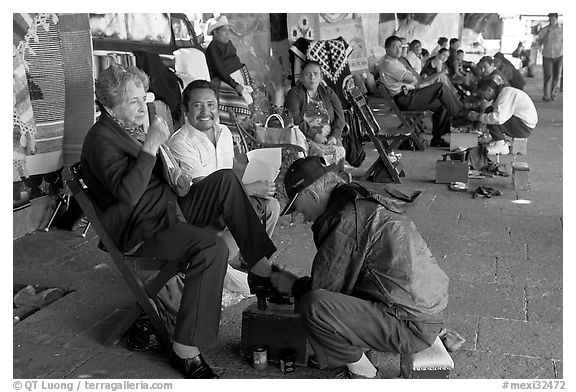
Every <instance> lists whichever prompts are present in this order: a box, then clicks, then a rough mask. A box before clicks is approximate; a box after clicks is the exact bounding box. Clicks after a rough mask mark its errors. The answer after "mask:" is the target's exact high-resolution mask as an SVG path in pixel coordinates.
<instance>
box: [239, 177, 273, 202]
mask: <svg viewBox="0 0 576 392" xmlns="http://www.w3.org/2000/svg"><path fill="white" fill-rule="evenodd" d="M244 187H245V188H246V192H247V193H248V196H257V197H262V198H264V199H270V198H272V197H274V194H275V193H276V183H274V182H272V181H256V182H253V183H252V184H245V185H244Z"/></svg>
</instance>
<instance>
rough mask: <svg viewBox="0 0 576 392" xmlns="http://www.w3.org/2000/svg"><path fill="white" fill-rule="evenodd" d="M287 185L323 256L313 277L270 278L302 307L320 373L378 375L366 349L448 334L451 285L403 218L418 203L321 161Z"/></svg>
mask: <svg viewBox="0 0 576 392" xmlns="http://www.w3.org/2000/svg"><path fill="white" fill-rule="evenodd" d="M284 185H285V187H286V193H287V195H288V198H289V200H290V202H289V203H288V204H287V205H286V207H285V208H284V210H283V214H285V213H290V212H293V211H299V212H302V213H303V215H304V219H305V220H306V221H307V222H313V224H312V231H313V233H314V243H315V245H316V249H317V253H316V256H315V257H314V261H313V264H312V273H311V276H307V277H301V278H299V277H298V276H296V275H294V274H292V273H291V272H288V271H286V270H276V271H273V272H272V276H271V280H272V284H273V285H274V286H275V287H276V288H277V289H278V291H280V292H283V293H288V294H292V295H294V297H295V299H296V301H297V302H298V303H299V311H300V314H301V316H302V318H303V320H304V324H305V327H306V331H307V337H308V340H309V342H310V344H311V346H312V349H313V350H314V353H315V355H316V359H317V362H318V366H319V367H320V368H327V367H330V368H334V367H340V366H344V365H346V367H347V370H348V377H350V378H374V377H376V375H377V369H376V368H375V367H374V365H373V364H372V363H371V362H370V360H369V359H368V357H367V356H366V354H365V351H366V350H369V349H372V350H376V351H380V352H394V353H402V354H404V353H414V352H418V351H421V350H424V349H426V348H428V347H429V346H430V345H431V344H432V343H433V342H434V340H435V339H436V337H437V336H438V334H439V332H440V331H441V329H442V325H443V324H442V323H443V310H444V309H445V308H446V305H447V303H448V281H449V279H448V277H447V276H446V275H445V274H444V272H443V271H442V270H441V269H440V267H439V266H438V264H437V263H436V260H435V259H434V256H432V253H431V252H430V250H429V249H428V247H427V245H426V243H425V242H424V240H423V239H422V237H421V236H420V233H419V232H418V230H417V229H416V226H415V225H414V223H413V222H412V221H411V220H410V219H409V218H408V217H407V216H406V215H405V214H404V213H403V212H404V211H403V209H402V208H401V207H402V206H403V205H405V204H406V203H405V202H406V201H408V202H409V201H412V200H413V199H414V197H415V196H412V197H408V196H406V195H401V196H406V197H405V198H402V197H401V196H398V195H399V193H398V192H397V191H396V192H394V191H388V192H389V193H390V195H394V196H396V198H393V197H388V196H384V195H381V194H377V193H373V192H371V191H369V190H367V189H366V188H364V187H363V186H361V185H360V184H357V183H349V184H346V183H344V182H343V180H342V179H341V178H340V177H339V176H338V175H337V174H336V173H334V172H333V171H332V170H331V167H327V166H325V164H324V161H323V160H322V158H320V157H307V158H301V159H298V160H297V161H295V162H294V163H293V164H292V165H291V166H290V167H289V168H288V170H287V172H286V175H285V177H284ZM401 200H403V201H401Z"/></svg>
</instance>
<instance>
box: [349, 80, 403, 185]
mask: <svg viewBox="0 0 576 392" xmlns="http://www.w3.org/2000/svg"><path fill="white" fill-rule="evenodd" d="M348 95H349V97H350V102H351V103H352V105H353V106H352V108H353V109H354V110H355V112H356V113H358V116H359V117H360V122H361V123H362V124H363V125H364V127H365V131H366V133H367V134H368V137H369V138H370V140H371V141H372V143H374V147H376V151H378V158H376V160H375V161H374V163H373V164H372V165H371V166H370V167H369V168H368V170H366V172H365V173H364V174H363V175H362V177H361V181H366V180H369V179H370V178H372V179H373V180H375V179H376V176H375V175H374V174H375V173H380V174H382V173H384V174H386V175H385V176H383V177H384V178H386V179H387V180H385V181H381V182H395V183H398V184H399V183H400V174H401V173H399V172H398V170H397V168H396V167H395V166H394V165H393V164H392V163H391V162H390V159H389V158H388V154H387V152H386V148H385V146H384V144H383V142H384V143H388V141H389V140H390V139H389V137H388V136H386V135H380V126H379V125H378V122H376V119H375V118H374V115H373V114H372V111H371V110H370V108H369V107H368V104H367V103H366V99H365V98H364V95H363V94H362V93H361V92H360V90H359V89H358V88H357V87H354V88H352V89H350V90H349V91H348ZM404 139H405V138H404ZM404 139H402V140H404ZM393 140H394V139H393ZM402 175H403V173H402ZM379 177H380V176H379Z"/></svg>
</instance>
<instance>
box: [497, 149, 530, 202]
mask: <svg viewBox="0 0 576 392" xmlns="http://www.w3.org/2000/svg"><path fill="white" fill-rule="evenodd" d="M527 145H528V139H526V138H513V139H512V143H511V144H510V153H509V154H508V155H512V183H513V184H514V189H515V190H523V191H527V190H529V189H530V182H529V178H528V177H529V174H530V165H528V163H527V162H518V161H516V157H517V156H518V155H526V151H527ZM500 155H501V154H497V155H496V162H498V163H500Z"/></svg>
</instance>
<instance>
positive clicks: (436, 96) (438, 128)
mask: <svg viewBox="0 0 576 392" xmlns="http://www.w3.org/2000/svg"><path fill="white" fill-rule="evenodd" d="M394 99H395V101H396V104H397V105H398V107H399V108H400V110H431V111H432V112H433V113H434V114H433V116H432V140H439V139H440V137H441V136H442V135H444V134H445V133H449V132H450V124H451V123H452V117H453V116H456V115H457V114H458V113H459V112H460V110H461V109H462V103H461V102H460V100H459V99H458V96H457V95H456V94H455V93H454V92H452V91H451V90H450V88H449V87H448V86H447V85H446V84H444V83H440V82H439V83H434V84H431V85H430V86H426V87H422V88H417V89H414V90H410V91H408V92H407V93H406V94H398V95H396V96H395V97H394Z"/></svg>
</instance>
